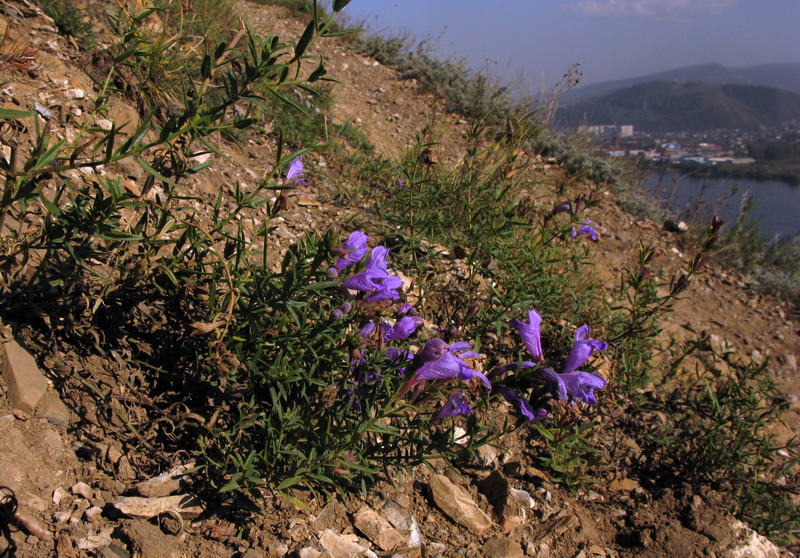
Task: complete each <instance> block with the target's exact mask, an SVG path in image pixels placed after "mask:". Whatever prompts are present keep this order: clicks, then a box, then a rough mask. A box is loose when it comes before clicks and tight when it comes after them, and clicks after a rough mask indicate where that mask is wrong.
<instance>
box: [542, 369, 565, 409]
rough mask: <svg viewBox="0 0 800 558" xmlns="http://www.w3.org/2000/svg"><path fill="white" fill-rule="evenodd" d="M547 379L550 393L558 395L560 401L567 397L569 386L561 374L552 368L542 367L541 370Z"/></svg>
mask: <svg viewBox="0 0 800 558" xmlns="http://www.w3.org/2000/svg"><path fill="white" fill-rule="evenodd" d="M539 374H541V375H542V376H543V377H544V379H545V380H547V387H548V389H549V390H550V393H552V394H553V395H555V396H556V398H557V399H559V400H560V401H564V400H565V399H567V386H566V384H564V380H563V379H562V378H561V374H559V373H557V372H556V371H555V370H553V369H552V368H542V369H541V370H539Z"/></svg>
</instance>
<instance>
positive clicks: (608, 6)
mask: <svg viewBox="0 0 800 558" xmlns="http://www.w3.org/2000/svg"><path fill="white" fill-rule="evenodd" d="M344 13H345V14H346V15H347V16H348V18H349V19H350V20H351V21H353V22H357V23H359V24H360V25H362V26H363V27H366V28H367V29H368V30H370V31H373V32H379V33H380V34H382V35H392V34H396V33H409V34H411V35H412V36H414V37H415V38H417V39H418V40H426V41H427V42H428V44H434V45H437V46H436V50H435V52H436V54H437V55H438V56H440V57H444V58H448V57H450V56H453V57H455V58H458V59H465V60H466V61H467V63H468V64H469V65H470V66H471V67H472V68H473V69H476V70H482V71H488V72H489V73H490V74H491V75H493V76H496V77H502V78H504V79H506V80H507V82H508V83H511V84H512V85H519V86H521V87H522V88H523V92H524V93H528V94H538V93H539V92H540V91H542V90H547V89H550V88H552V87H553V86H554V85H555V83H556V82H558V81H559V80H561V78H562V76H563V75H564V73H565V72H566V71H567V69H568V68H569V67H570V65H572V64H575V63H580V69H581V71H582V74H583V77H582V80H581V85H588V84H591V83H596V82H602V81H608V80H614V79H623V78H628V77H636V76H640V75H645V74H649V73H654V72H659V71H663V70H669V69H673V68H678V67H681V66H689V65H694V64H706V63H710V62H716V63H719V64H723V65H725V66H728V67H739V66H747V65H751V64H762V63H783V62H800V0H352V1H351V2H350V4H349V5H348V6H347V7H346V8H345V10H344Z"/></svg>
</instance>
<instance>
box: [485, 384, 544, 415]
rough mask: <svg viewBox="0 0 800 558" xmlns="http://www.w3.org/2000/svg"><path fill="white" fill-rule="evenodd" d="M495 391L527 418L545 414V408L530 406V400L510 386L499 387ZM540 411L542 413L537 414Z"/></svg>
mask: <svg viewBox="0 0 800 558" xmlns="http://www.w3.org/2000/svg"><path fill="white" fill-rule="evenodd" d="M497 391H498V392H499V393H500V395H502V396H503V397H504V398H505V400H506V401H508V402H509V403H511V404H512V405H514V407H516V409H517V411H518V412H519V414H521V415H522V416H523V417H525V418H526V419H528V420H537V419H540V418H543V417H544V415H546V414H547V410H545V409H535V410H534V408H533V407H531V404H530V402H529V401H528V400H527V399H525V398H524V397H522V396H521V395H519V394H518V393H517V392H516V391H514V390H513V389H511V388H507V387H499V388H497ZM540 411H544V415H541V416H539V415H540V414H541V413H540Z"/></svg>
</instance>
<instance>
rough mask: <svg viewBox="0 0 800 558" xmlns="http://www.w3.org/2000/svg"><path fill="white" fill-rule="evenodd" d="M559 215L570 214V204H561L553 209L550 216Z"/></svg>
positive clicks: (566, 202)
mask: <svg viewBox="0 0 800 558" xmlns="http://www.w3.org/2000/svg"><path fill="white" fill-rule="evenodd" d="M559 213H572V204H571V203H569V202H568V201H565V202H561V203H560V204H558V205H557V206H555V207H554V208H553V211H552V214H553V215H558V214H559Z"/></svg>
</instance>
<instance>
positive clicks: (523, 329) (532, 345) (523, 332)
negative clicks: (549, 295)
mask: <svg viewBox="0 0 800 558" xmlns="http://www.w3.org/2000/svg"><path fill="white" fill-rule="evenodd" d="M528 321H529V322H530V323H527V324H526V323H525V322H521V321H520V320H511V323H510V325H511V327H513V328H514V329H516V330H517V331H519V336H520V337H521V338H522V343H523V344H524V345H525V347H526V348H527V349H528V352H530V354H531V356H532V357H533V360H535V361H537V362H542V361H543V360H544V354H543V353H542V340H541V327H540V326H541V324H542V316H541V315H540V314H539V312H537V311H536V310H531V311H530V312H528Z"/></svg>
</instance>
